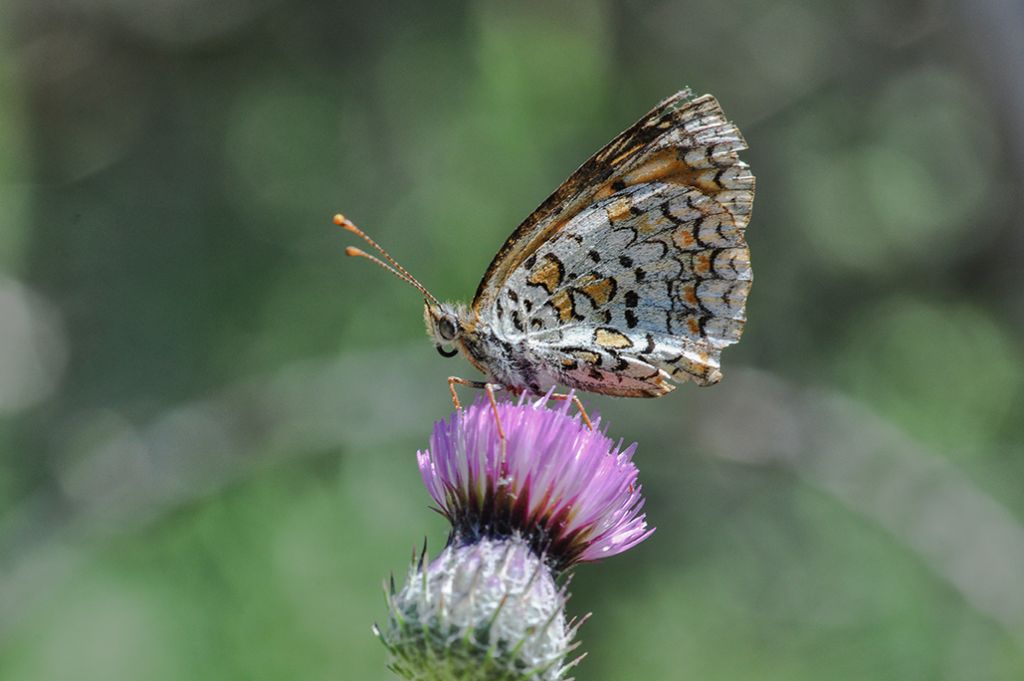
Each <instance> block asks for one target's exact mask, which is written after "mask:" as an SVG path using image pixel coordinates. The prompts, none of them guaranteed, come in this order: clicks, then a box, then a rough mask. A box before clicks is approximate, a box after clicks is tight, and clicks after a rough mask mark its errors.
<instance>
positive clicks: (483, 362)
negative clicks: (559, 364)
mask: <svg viewBox="0 0 1024 681" xmlns="http://www.w3.org/2000/svg"><path fill="white" fill-rule="evenodd" d="M458 347H459V349H460V350H461V351H462V353H463V354H464V355H465V356H466V358H467V359H468V360H469V361H470V363H471V364H472V365H473V366H475V367H476V368H477V369H479V370H480V371H481V372H482V373H483V374H485V375H486V376H487V379H488V381H490V382H492V383H498V384H501V385H503V386H505V387H506V388H512V389H514V390H526V391H529V392H532V393H535V394H543V393H544V392H545V391H546V390H547V389H548V388H550V387H552V386H553V385H555V384H556V383H558V377H557V376H555V375H553V374H552V373H551V372H550V371H548V367H547V366H546V365H545V363H544V362H543V360H542V358H540V357H539V356H537V354H536V353H535V352H534V351H533V350H532V348H531V347H530V344H529V343H528V342H526V339H525V338H523V339H508V338H505V337H504V336H503V335H502V334H501V332H500V331H499V330H497V329H496V328H494V327H492V326H491V325H490V324H488V323H487V322H486V321H484V320H482V319H480V318H468V319H467V320H466V323H465V324H464V326H463V332H462V334H461V335H460V337H459V341H458Z"/></svg>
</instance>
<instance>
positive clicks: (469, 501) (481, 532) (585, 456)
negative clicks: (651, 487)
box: [417, 397, 654, 570]
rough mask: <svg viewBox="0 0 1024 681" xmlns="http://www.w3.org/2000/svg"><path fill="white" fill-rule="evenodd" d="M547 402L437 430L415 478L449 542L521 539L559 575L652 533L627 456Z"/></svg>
mask: <svg viewBox="0 0 1024 681" xmlns="http://www.w3.org/2000/svg"><path fill="white" fill-rule="evenodd" d="M547 401H548V397H545V398H542V399H540V400H537V401H535V402H533V401H527V400H526V399H525V398H520V399H519V401H518V402H499V403H498V407H497V410H498V416H499V418H500V419H501V424H502V426H503V428H504V431H505V434H506V441H505V444H504V446H502V443H501V439H500V437H499V432H498V424H497V422H496V420H495V417H494V410H493V409H492V407H491V405H490V403H489V402H488V401H486V400H484V399H480V400H477V402H476V403H474V404H473V405H472V406H470V407H469V408H468V409H465V410H459V411H456V412H455V413H454V414H452V415H451V416H450V417H449V418H448V419H447V420H445V421H438V422H437V423H436V424H435V425H434V432H433V435H432V436H431V438H430V448H429V449H428V450H427V451H422V452H419V453H418V454H417V460H418V462H419V467H420V473H421V474H422V476H423V482H424V483H425V484H426V486H427V490H429V492H430V495H431V496H432V497H433V498H434V501H435V502H436V503H437V505H438V507H439V509H440V511H441V512H442V513H443V514H444V515H445V517H447V518H448V520H449V521H450V522H451V524H452V538H453V541H455V542H460V541H461V542H467V541H474V540H475V538H476V537H480V536H489V537H505V536H511V535H514V534H520V535H521V536H523V537H524V538H526V540H527V541H529V543H530V544H531V546H533V547H534V549H535V550H536V551H537V552H538V553H539V554H541V555H544V556H545V557H546V558H547V559H548V560H549V561H550V562H551V564H552V566H553V567H554V568H555V569H556V570H564V569H566V568H568V567H570V566H572V565H574V564H576V563H580V562H586V561H593V560H598V559H601V558H607V557H608V556H613V555H615V554H617V553H622V552H623V551H625V550H627V549H629V548H631V547H633V546H636V545H637V544H639V543H640V542H641V541H643V540H644V539H646V538H647V537H648V536H650V534H651V532H653V531H654V530H653V529H648V528H647V521H646V518H645V516H644V514H643V513H641V509H642V508H643V503H644V502H643V497H642V496H641V494H640V485H639V484H638V483H637V468H636V465H635V464H634V463H633V460H632V457H633V453H634V451H635V450H636V445H635V444H634V445H630V446H629V447H627V448H625V449H623V448H622V443H621V441H620V442H619V443H618V444H617V445H616V444H615V443H613V442H612V440H611V439H610V438H608V437H607V435H605V434H604V433H603V432H602V431H601V430H600V429H599V427H598V426H599V425H600V419H595V421H594V428H593V429H590V428H589V427H587V426H586V425H584V424H583V423H582V421H581V419H580V417H579V416H575V417H573V416H570V415H569V409H570V407H571V405H570V403H569V401H565V402H563V403H562V406H560V407H559V408H556V409H549V408H547V407H546V403H547Z"/></svg>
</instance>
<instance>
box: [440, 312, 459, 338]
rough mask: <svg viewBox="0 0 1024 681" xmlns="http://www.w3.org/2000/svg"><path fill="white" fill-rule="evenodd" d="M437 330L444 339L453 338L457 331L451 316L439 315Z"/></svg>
mask: <svg viewBox="0 0 1024 681" xmlns="http://www.w3.org/2000/svg"><path fill="white" fill-rule="evenodd" d="M437 332H438V333H439V334H441V338H443V339H444V340H448V341H450V340H454V339H455V335H456V333H457V331H456V329H455V322H454V321H452V319H451V317H441V319H439V320H438V322H437Z"/></svg>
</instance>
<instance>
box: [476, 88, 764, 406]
mask: <svg viewBox="0 0 1024 681" xmlns="http://www.w3.org/2000/svg"><path fill="white" fill-rule="evenodd" d="M681 97H685V95H684V94H683V93H681V94H680V95H677V96H676V97H674V98H670V99H669V100H666V102H663V103H662V104H661V105H659V107H657V108H655V109H654V111H652V112H651V113H650V114H648V115H647V116H645V117H644V118H643V119H641V121H640V122H638V123H637V124H636V125H634V126H633V127H632V128H630V129H629V130H627V131H626V132H625V133H623V134H622V135H620V136H619V137H618V138H616V139H615V140H613V141H612V142H611V143H610V144H609V145H608V146H606V147H605V148H604V149H602V150H601V151H600V152H598V153H597V154H595V156H594V157H592V158H591V159H590V160H589V161H588V162H587V163H585V164H584V165H583V166H581V168H580V170H578V171H577V172H576V173H575V174H574V175H573V176H572V177H571V178H570V180H568V181H567V182H566V184H565V185H563V186H562V187H561V188H560V189H559V190H558V191H556V192H555V194H553V195H552V198H549V200H548V201H547V202H545V204H543V205H542V206H541V208H539V209H538V211H536V212H535V213H534V216H531V219H528V220H527V221H526V222H524V224H523V225H522V226H520V228H519V229H518V230H517V232H516V233H515V234H513V236H512V237H511V238H510V239H509V242H507V243H506V246H505V248H503V252H505V253H506V254H505V256H503V257H502V256H501V253H499V257H498V258H496V259H495V263H492V266H491V268H490V269H489V271H488V275H487V276H485V278H484V281H483V282H481V288H480V290H479V291H478V295H477V300H475V301H474V306H477V305H479V306H480V307H477V308H476V309H477V313H478V314H480V315H482V316H485V317H489V318H491V319H492V323H494V324H495V325H496V330H498V331H499V332H500V334H501V335H502V336H503V337H504V338H507V339H509V340H510V341H525V342H526V343H527V345H528V346H529V347H530V349H531V351H532V352H533V354H534V356H535V357H536V358H537V360H538V361H540V362H542V363H543V364H545V365H546V366H547V367H549V368H550V370H551V371H552V372H553V373H557V376H558V378H559V382H561V383H564V384H566V385H570V386H574V387H577V388H581V389H584V390H590V391H593V392H600V393H606V394H615V395H631V396H642V395H648V396H656V395H661V394H664V393H665V392H668V391H669V390H671V389H672V386H671V385H670V384H668V383H667V379H669V378H674V379H676V380H686V379H692V380H695V381H696V382H698V383H700V384H710V383H714V382H716V381H717V380H718V379H719V378H720V376H721V374H720V372H719V369H718V364H719V353H720V351H721V349H722V348H724V347H726V346H728V345H730V344H732V343H735V342H736V341H737V340H738V339H739V337H740V334H741V332H742V328H743V323H744V319H745V317H744V310H745V303H746V297H747V293H748V292H749V289H750V281H751V271H750V264H749V252H748V250H747V246H746V242H745V240H744V235H743V232H744V229H745V228H746V226H747V223H748V222H749V218H750V207H751V204H752V201H753V192H754V178H753V175H752V174H751V173H750V171H749V169H748V168H747V166H746V164H745V163H743V162H742V161H740V160H739V158H738V156H737V152H738V151H740V150H741V149H743V148H745V144H744V142H743V138H742V137H741V136H740V133H739V131H738V130H737V129H736V127H735V126H734V125H733V124H731V123H729V122H728V121H727V120H726V119H725V117H724V115H723V114H722V112H721V109H720V107H719V106H718V103H717V102H716V101H715V100H714V98H712V97H710V96H704V97H700V98H698V99H695V100H692V101H689V102H686V101H685V99H684V100H683V101H680V98H681ZM581 178H582V179H581ZM588 178H589V179H588ZM555 197H561V198H560V199H559V201H560V203H559V201H554V202H553V199H554V198H555ZM549 203H551V204H552V205H548V204H549ZM581 203H582V204H583V205H582V206H580V205H579V204H581ZM510 244H511V245H512V248H511V250H508V249H509V245H510ZM501 272H504V277H503V278H502V279H501V280H500V282H499V281H495V280H494V277H495V276H498V274H499V273H501Z"/></svg>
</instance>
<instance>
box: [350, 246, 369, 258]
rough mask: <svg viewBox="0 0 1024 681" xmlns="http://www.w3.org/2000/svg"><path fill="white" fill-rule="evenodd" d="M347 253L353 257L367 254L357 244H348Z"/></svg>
mask: <svg viewBox="0 0 1024 681" xmlns="http://www.w3.org/2000/svg"><path fill="white" fill-rule="evenodd" d="M345 255H350V256H352V257H357V256H365V255H366V252H365V251H362V250H360V249H358V248H356V247H355V246H346V247H345Z"/></svg>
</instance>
